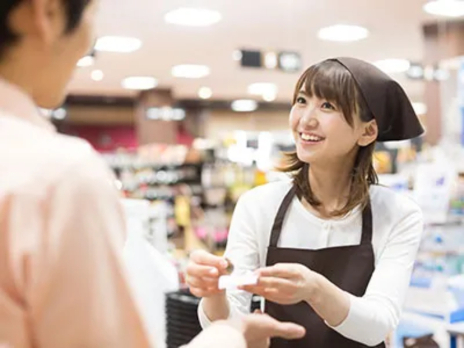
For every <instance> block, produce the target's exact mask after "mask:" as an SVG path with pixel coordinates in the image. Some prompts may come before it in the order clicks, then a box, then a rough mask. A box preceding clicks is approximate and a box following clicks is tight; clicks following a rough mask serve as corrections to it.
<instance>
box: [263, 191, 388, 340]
mask: <svg viewBox="0 0 464 348" xmlns="http://www.w3.org/2000/svg"><path fill="white" fill-rule="evenodd" d="M295 193H296V189H295V188H292V189H291V190H290V191H289V192H288V194H287V195H286V196H285V198H284V200H283V202H282V204H281V206H280V208H279V210H278V212H277V216H276V218H275V220H274V226H273V227H272V232H271V240H270V243H269V249H268V254H267V260H266V265H267V266H272V265H275V264H277V263H299V264H302V265H305V266H306V267H308V268H309V269H311V270H313V271H314V272H317V273H319V274H321V275H323V276H324V277H326V278H327V279H328V280H329V281H331V282H332V283H333V284H335V285H336V286H338V287H339V288H341V289H342V290H345V291H347V292H349V293H351V294H353V295H355V296H363V295H364V293H365V291H366V288H367V285H368V283H369V280H370V279H371V276H372V273H373V272H374V251H373V249H372V243H371V239H372V211H371V207H370V204H368V205H367V207H366V208H365V209H364V211H363V214H362V237H361V244H360V245H354V246H340V247H332V248H326V249H319V250H305V249H291V248H278V247H277V244H278V242H279V238H280V233H281V232H282V225H283V223H284V219H285V215H286V212H287V210H288V208H289V206H290V204H291V203H292V200H293V198H294V197H295ZM302 227H304V226H302ZM306 232H308V233H310V232H311V231H306ZM265 308H266V313H268V314H269V315H270V316H272V317H274V318H276V319H278V320H280V321H290V322H294V323H298V324H300V325H302V326H304V327H305V328H306V336H305V337H304V338H302V339H300V340H296V341H287V340H284V339H280V338H278V339H273V340H272V342H271V348H284V347H291V348H360V347H367V346H366V345H363V344H361V343H359V342H355V341H352V340H350V339H348V338H345V337H343V336H342V335H340V334H339V333H337V332H336V331H334V330H332V329H331V328H329V327H328V326H327V325H326V324H325V323H324V321H323V320H322V319H321V318H320V317H319V316H318V315H317V314H316V312H314V310H313V309H312V308H311V307H310V306H309V305H308V304H307V303H306V302H300V303H298V304H295V305H290V306H284V305H279V304H276V303H273V302H270V301H266V305H265ZM366 334H369V333H368V332H366ZM377 347H379V348H381V347H385V344H383V343H382V344H380V345H378V346H377Z"/></svg>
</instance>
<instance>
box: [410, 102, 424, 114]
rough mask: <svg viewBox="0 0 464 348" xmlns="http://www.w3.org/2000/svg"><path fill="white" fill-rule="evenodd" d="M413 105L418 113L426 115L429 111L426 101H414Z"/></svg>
mask: <svg viewBox="0 0 464 348" xmlns="http://www.w3.org/2000/svg"><path fill="white" fill-rule="evenodd" d="M412 107H413V109H414V111H415V113H416V114H417V115H419V116H420V115H425V114H426V113H427V105H425V104H424V103H412Z"/></svg>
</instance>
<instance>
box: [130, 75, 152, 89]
mask: <svg viewBox="0 0 464 348" xmlns="http://www.w3.org/2000/svg"><path fill="white" fill-rule="evenodd" d="M156 86H158V81H157V80H156V79H155V78H153V77H148V76H132V77H127V78H125V79H124V80H123V81H122V87H123V88H125V89H134V90H146V89H152V88H155V87H156Z"/></svg>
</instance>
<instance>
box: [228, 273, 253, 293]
mask: <svg viewBox="0 0 464 348" xmlns="http://www.w3.org/2000/svg"><path fill="white" fill-rule="evenodd" d="M256 284H258V276H257V275H256V274H254V273H246V274H232V275H225V276H222V277H219V289H220V290H236V289H237V288H238V287H239V286H245V285H256Z"/></svg>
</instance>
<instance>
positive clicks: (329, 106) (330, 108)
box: [322, 102, 335, 110]
mask: <svg viewBox="0 0 464 348" xmlns="http://www.w3.org/2000/svg"><path fill="white" fill-rule="evenodd" d="M322 108H323V109H328V110H335V106H333V105H332V104H330V103H329V102H325V103H322Z"/></svg>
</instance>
